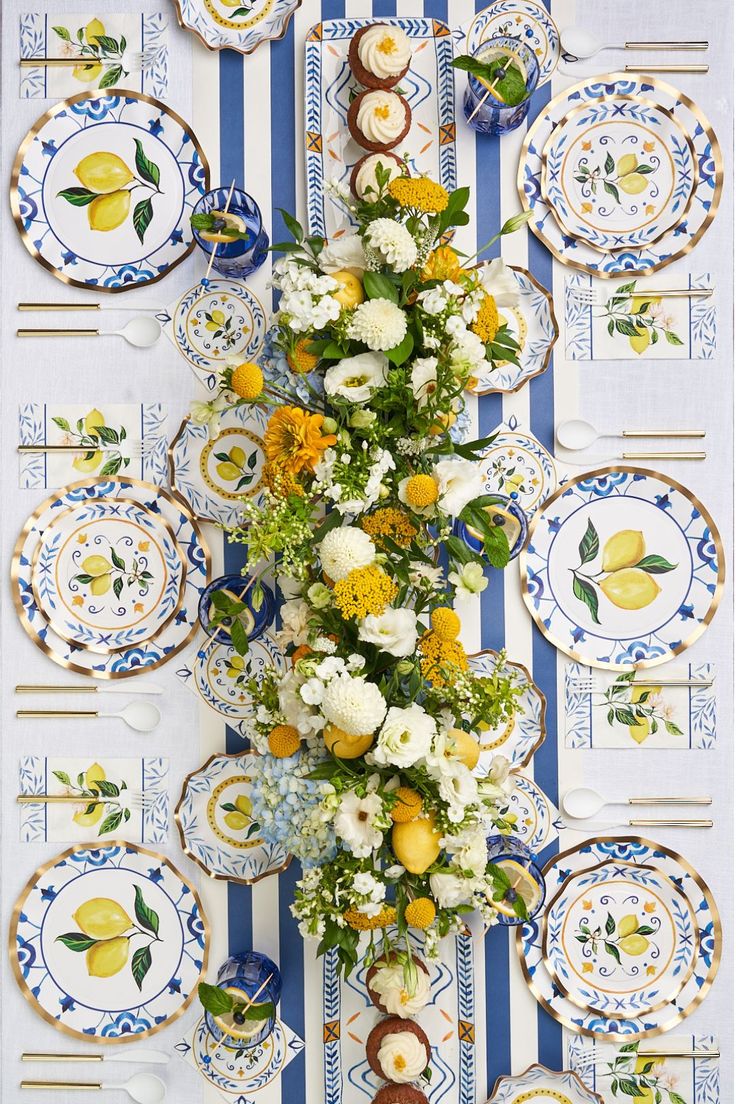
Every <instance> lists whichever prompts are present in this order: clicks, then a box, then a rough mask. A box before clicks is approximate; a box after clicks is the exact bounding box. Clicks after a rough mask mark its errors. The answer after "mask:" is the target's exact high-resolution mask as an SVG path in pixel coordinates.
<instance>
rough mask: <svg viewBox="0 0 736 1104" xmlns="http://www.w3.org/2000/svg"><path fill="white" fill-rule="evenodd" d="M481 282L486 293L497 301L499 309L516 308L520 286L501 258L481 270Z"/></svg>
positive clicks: (496, 258)
mask: <svg viewBox="0 0 736 1104" xmlns="http://www.w3.org/2000/svg"><path fill="white" fill-rule="evenodd" d="M480 282H481V284H482V285H483V288H484V290H485V292H486V293H487V294H488V295H492V296H493V298H494V299H495V300H496V306H497V307H515V306H516V305H517V304H518V302H519V298H520V296H519V284H518V282H517V280H516V277H515V276H514V273H513V272H512V270H511V269H510V268H509V267H508V265H506V264H504V262H503V259H502V258H501V257H495V258H494V259H493V260H492V261H490V262H489V264H486V265H483V267H482V268H481V270H480Z"/></svg>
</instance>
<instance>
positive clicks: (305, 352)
mask: <svg viewBox="0 0 736 1104" xmlns="http://www.w3.org/2000/svg"><path fill="white" fill-rule="evenodd" d="M311 340H312V338H311V337H300V338H299V340H298V341H297V342H295V344H294V346H293V348H291V349H289V351H288V353H287V354H286V363H287V364H288V365H289V367H290V368H291V370H292V372H294V373H295V374H296V375H297V376H306V375H307V374H308V373H309V372H313V371H314V369H315V368H316V367H317V365H318V364H319V357H318V356H317V355H316V354H315V353H310V351H309V349H308V348H307V345H308V344H309V343H310V341H311Z"/></svg>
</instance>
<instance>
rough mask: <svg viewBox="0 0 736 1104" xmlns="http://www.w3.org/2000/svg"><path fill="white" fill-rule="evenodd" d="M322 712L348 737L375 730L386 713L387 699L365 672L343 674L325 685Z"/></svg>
mask: <svg viewBox="0 0 736 1104" xmlns="http://www.w3.org/2000/svg"><path fill="white" fill-rule="evenodd" d="M322 714H323V716H324V717H325V718H326V720H327V721H329V722H330V723H331V724H334V725H336V726H337V727H338V728H340V729H342V731H343V732H346V733H347V734H348V736H362V735H365V734H366V733H368V732H375V730H376V729H377V728H378V726H379V725H380V724H381V722H382V721H383V718H384V717H385V716H386V699H385V698H384V696H383V694H382V693H381V691H380V690H379V689H378V687H377V686H376V684H375V682H369V681H368V679H366V678H363V676H362V675H357V676H356V677H355V678H353V677H352V676H350V675H340V676H338V677H337V678H335V679H333V680H332V682H330V683H329V684H328V686H327V687H326V688H325V692H324V696H323V698H322Z"/></svg>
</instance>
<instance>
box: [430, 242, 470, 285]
mask: <svg viewBox="0 0 736 1104" xmlns="http://www.w3.org/2000/svg"><path fill="white" fill-rule="evenodd" d="M464 271H465V270H464V268H463V267H462V265H461V264H460V258H459V257H458V255H457V253H456V252H455V250H454V249H452V248H451V246H449V245H440V246H438V247H437V249H433V250H432V252H431V253H430V254H429V256H428V257H427V260H426V262H425V264H424V268H423V269H422V276H421V278H422V281H426V280H452V281H453V282H454V283H457V281H458V279H459V278H460V277H461V276H462V274H463V272H464Z"/></svg>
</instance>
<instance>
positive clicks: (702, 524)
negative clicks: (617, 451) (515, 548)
mask: <svg viewBox="0 0 736 1104" xmlns="http://www.w3.org/2000/svg"><path fill="white" fill-rule="evenodd" d="M519 563H520V566H521V586H522V594H523V597H524V601H525V602H526V605H527V608H528V609H529V612H530V613H531V615H532V617H533V618H534V620H535V622H536V624H537V627H538V628H539V629H540V631H541V632H542V633H543V635H544V636H546V637H547V639H548V640H550V641H551V642H552V643H553V644H554V645H555V646H556V647H557V648H559V649H560V650H561V651H563V652H566V653H567V655H569V656H572V658H573V659H575V660H577V661H578V662H580V663H586V664H588V665H590V666H591V667H606V668H610V669H612V670H617V671H627V670H631V669H632V668H635V667H653V666H655V665H657V664H660V663H667V662H668V661H669V660H670V659H672V658H673V656H676V655H679V653H680V652H682V651H684V650H685V648H688V647H689V646H690V645H691V644H692V643H693V642H694V641H695V640H697V639H698V637H699V636H700V635H701V634H702V633H703V632H704V631H705V629H706V627H707V625H708V624H709V622H710V621H711V619H712V618H713V616H714V614H715V611H716V608H717V606H718V603H719V601H720V598H721V593H722V591H723V583H724V578H725V558H724V552H723V544H722V542H721V538H720V535H719V533H718V530H717V529H716V527H715V524H714V523H713V520H712V519H711V517H710V515H709V514H708V512H707V510H706V509H705V507H704V506H702V505H701V503H700V502H699V501H698V499H697V498H695V496H694V495H693V494H692V492H691V491H689V490H687V488H685V487H683V486H682V485H681V484H679V483H677V482H675V480H674V479H671V478H670V477H669V476H666V475H660V474H659V473H657V472H652V471H645V470H643V469H640V468H635V467H628V466H623V467H620V468H599V469H598V470H596V471H591V472H586V473H585V474H583V475H581V476H579V477H578V478H577V479H575V480H573V481H571V482H569V483H566V484H565V485H564V486H563V487H561V488H560V489H559V490H558V491H556V492H555V494H553V495H552V496H551V497H550V498H548V499H547V501H546V502H545V503H544V505H543V506H542V507H541V509H540V510H539V511H538V512H537V513H536V514H535V515H534V517H533V518H532V520H531V523H530V526H529V537H528V541H527V545H526V548H525V549H524V550H523V551H522V553H521V556H520V557H519Z"/></svg>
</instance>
